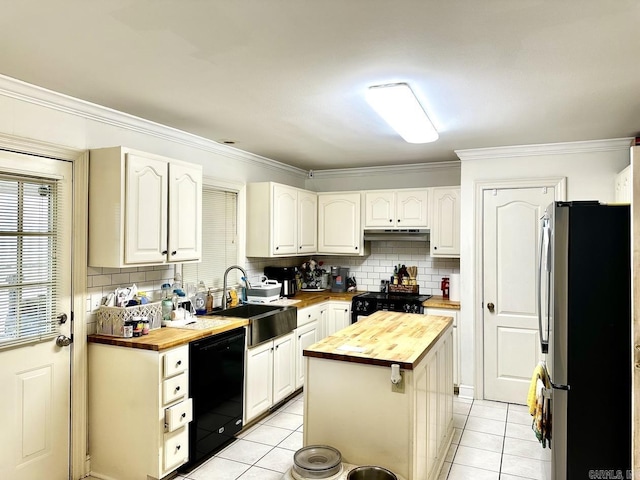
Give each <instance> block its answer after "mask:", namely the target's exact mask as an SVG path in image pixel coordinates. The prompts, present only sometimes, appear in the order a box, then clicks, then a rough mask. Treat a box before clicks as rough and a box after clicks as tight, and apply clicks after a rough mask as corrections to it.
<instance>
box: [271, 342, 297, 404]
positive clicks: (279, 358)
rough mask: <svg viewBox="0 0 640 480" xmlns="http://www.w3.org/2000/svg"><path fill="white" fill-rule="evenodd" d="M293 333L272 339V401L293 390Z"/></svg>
mask: <svg viewBox="0 0 640 480" xmlns="http://www.w3.org/2000/svg"><path fill="white" fill-rule="evenodd" d="M295 340H296V337H295V335H294V333H293V332H292V333H290V334H288V335H284V336H282V337H280V338H277V339H276V340H274V341H273V348H274V352H273V403H274V404H275V403H278V402H279V401H280V400H282V399H283V398H285V397H286V396H287V395H289V394H291V393H293V391H294V390H295V384H296V379H295V375H296V373H295V362H294V352H295Z"/></svg>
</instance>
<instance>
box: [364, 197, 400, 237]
mask: <svg viewBox="0 0 640 480" xmlns="http://www.w3.org/2000/svg"><path fill="white" fill-rule="evenodd" d="M394 201H395V195H394V192H393V191H390V190H383V191H369V192H365V193H364V228H376V227H384V228H393V227H395V224H396V214H395V203H394Z"/></svg>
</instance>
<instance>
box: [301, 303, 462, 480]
mask: <svg viewBox="0 0 640 480" xmlns="http://www.w3.org/2000/svg"><path fill="white" fill-rule="evenodd" d="M452 323H453V322H452V319H451V317H442V316H425V315H417V314H406V313H398V312H384V311H380V312H376V313H374V314H372V315H370V316H369V317H367V318H366V319H364V320H362V321H360V322H358V323H355V324H352V325H350V326H349V327H347V328H345V329H343V330H340V331H339V332H336V333H335V334H334V335H331V336H329V337H327V338H325V339H323V340H321V341H320V342H318V343H316V344H314V345H311V346H310V347H309V348H307V349H306V350H305V351H304V355H305V356H306V357H307V372H306V380H305V390H304V395H305V401H304V409H305V410H304V433H303V435H304V437H303V438H304V445H314V444H324V445H331V446H333V447H335V448H337V449H338V450H339V451H340V452H341V453H342V456H343V458H344V459H345V461H347V462H349V463H353V464H373V465H380V466H383V467H386V468H388V469H390V470H392V471H393V472H394V473H396V474H399V475H402V476H403V477H404V478H406V479H407V480H433V479H436V478H437V477H438V474H439V472H440V469H441V468H442V464H443V462H444V458H445V455H446V453H447V450H448V448H449V445H450V443H451V440H452V437H453V389H452V388H451V384H452V381H453V380H452V375H453V372H452V363H453V358H452V329H453V325H452ZM392 364H398V365H399V366H400V369H401V373H402V384H401V388H396V387H395V386H393V387H392V383H391V380H390V378H391V365H392ZM394 390H400V391H394Z"/></svg>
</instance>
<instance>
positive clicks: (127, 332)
mask: <svg viewBox="0 0 640 480" xmlns="http://www.w3.org/2000/svg"><path fill="white" fill-rule="evenodd" d="M133 323H134V322H133V320H127V321H126V322H124V325H123V326H122V336H123V337H124V338H131V337H133Z"/></svg>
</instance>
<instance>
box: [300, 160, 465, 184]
mask: <svg viewBox="0 0 640 480" xmlns="http://www.w3.org/2000/svg"><path fill="white" fill-rule="evenodd" d="M445 168H446V169H452V168H460V161H458V160H455V161H452V162H432V163H411V164H405V165H383V166H379V167H353V168H328V169H326V170H313V178H314V179H315V180H318V179H323V178H333V177H341V178H345V177H359V176H362V175H366V176H372V175H395V174H403V173H425V172H430V171H433V170H441V169H445Z"/></svg>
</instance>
